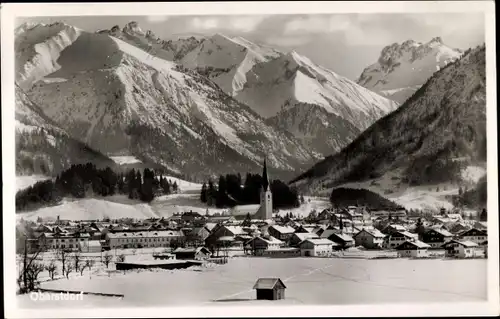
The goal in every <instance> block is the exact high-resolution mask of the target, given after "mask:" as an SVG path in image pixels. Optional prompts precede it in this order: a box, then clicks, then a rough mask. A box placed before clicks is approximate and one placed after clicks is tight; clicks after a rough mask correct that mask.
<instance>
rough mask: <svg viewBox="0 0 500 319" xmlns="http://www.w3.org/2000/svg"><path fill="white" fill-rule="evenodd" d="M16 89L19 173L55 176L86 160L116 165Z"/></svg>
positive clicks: (17, 163) (101, 164)
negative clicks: (73, 134) (73, 136)
mask: <svg viewBox="0 0 500 319" xmlns="http://www.w3.org/2000/svg"><path fill="white" fill-rule="evenodd" d="M15 92H16V108H15V119H16V175H33V174H35V175H42V176H53V175H55V174H57V173H59V172H61V171H62V170H64V169H66V168H68V167H69V166H71V165H72V164H80V163H87V162H93V163H95V164H96V165H97V166H99V167H106V166H110V167H114V162H113V161H112V160H111V159H109V158H108V157H106V156H105V155H103V154H101V153H100V152H98V151H96V150H93V149H92V148H90V147H88V146H87V145H86V144H84V143H82V142H80V141H77V140H75V139H73V138H72V137H70V136H69V135H68V134H67V133H66V132H65V131H64V130H62V129H61V128H59V127H58V126H57V125H56V124H55V123H54V122H53V121H52V120H51V119H49V118H47V117H46V116H45V115H43V113H42V112H41V110H40V108H39V107H38V106H37V105H36V104H34V103H33V102H32V101H31V100H30V99H29V98H28V97H27V96H26V94H25V93H24V92H23V91H22V89H20V88H19V87H16V91H15ZM34 179H35V180H38V179H39V178H34ZM28 181H29V178H28V179H27V180H26V182H28ZM20 182H21V183H22V184H24V181H21V180H20ZM28 184H31V183H29V182H28Z"/></svg>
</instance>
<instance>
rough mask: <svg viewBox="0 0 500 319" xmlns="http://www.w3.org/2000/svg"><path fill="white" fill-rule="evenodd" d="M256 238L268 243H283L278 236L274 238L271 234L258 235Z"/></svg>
mask: <svg viewBox="0 0 500 319" xmlns="http://www.w3.org/2000/svg"><path fill="white" fill-rule="evenodd" d="M257 238H260V239H262V240H263V241H265V242H266V243H268V244H282V243H283V242H282V241H281V240H279V239H278V238H275V237H273V236H269V237H260V236H259V237H257Z"/></svg>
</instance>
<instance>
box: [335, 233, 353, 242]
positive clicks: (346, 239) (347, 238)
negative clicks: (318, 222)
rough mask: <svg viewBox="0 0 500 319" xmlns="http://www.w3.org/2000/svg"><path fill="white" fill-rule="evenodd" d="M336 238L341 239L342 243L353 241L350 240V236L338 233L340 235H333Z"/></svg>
mask: <svg viewBox="0 0 500 319" xmlns="http://www.w3.org/2000/svg"><path fill="white" fill-rule="evenodd" d="M335 235H336V236H337V237H338V238H340V239H342V240H343V241H354V239H352V237H351V236H349V235H347V234H344V233H340V234H335Z"/></svg>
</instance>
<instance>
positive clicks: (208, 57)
mask: <svg viewBox="0 0 500 319" xmlns="http://www.w3.org/2000/svg"><path fill="white" fill-rule="evenodd" d="M281 54H282V53H281V52H279V51H277V50H274V49H272V48H269V47H264V46H259V45H256V44H254V43H252V42H250V41H247V40H245V39H243V38H241V37H238V38H228V37H226V36H225V35H222V34H216V35H214V36H213V37H211V38H208V39H207V40H205V41H203V43H201V44H200V45H199V46H198V47H197V48H196V49H194V50H192V51H191V52H189V53H188V54H186V55H185V56H184V58H182V60H181V61H180V63H181V64H182V65H183V66H184V67H187V68H189V69H194V70H197V71H198V72H199V73H202V74H204V75H206V76H208V77H209V78H210V79H212V80H213V81H214V82H215V83H217V85H218V86H219V87H220V88H221V89H222V90H223V91H224V92H226V93H227V94H229V95H231V96H236V95H237V94H238V92H239V91H241V90H242V89H243V87H244V86H245V83H246V82H247V74H248V73H249V72H251V71H252V68H253V67H254V66H255V65H256V64H258V63H262V62H268V61H270V60H272V59H275V58H277V57H279V56H280V55H281Z"/></svg>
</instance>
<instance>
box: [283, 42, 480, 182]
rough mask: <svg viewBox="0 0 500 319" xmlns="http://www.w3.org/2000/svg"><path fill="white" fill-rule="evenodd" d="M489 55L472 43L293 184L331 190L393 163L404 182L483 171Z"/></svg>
mask: <svg viewBox="0 0 500 319" xmlns="http://www.w3.org/2000/svg"><path fill="white" fill-rule="evenodd" d="M485 63H486V61H485V49H484V46H482V47H478V48H476V49H474V50H468V51H466V52H465V53H464V57H462V58H461V59H459V60H456V61H455V62H453V63H451V64H448V65H447V66H446V67H444V68H442V69H441V70H440V71H438V72H436V73H435V74H434V75H433V76H432V77H431V79H429V81H427V82H426V83H425V84H424V85H423V86H422V87H421V88H420V89H419V90H418V91H417V92H416V94H414V95H413V96H412V97H411V98H410V99H408V100H407V101H406V102H405V103H404V104H403V105H402V106H401V107H400V108H398V109H397V110H396V111H394V112H392V113H391V114H389V115H387V116H385V117H384V118H382V119H380V120H379V121H377V122H376V123H375V124H373V125H372V126H371V127H370V128H368V129H367V130H366V131H364V132H363V133H362V134H361V135H360V136H359V137H358V138H356V140H354V141H353V142H352V143H351V144H349V145H348V146H347V147H346V148H344V149H343V150H342V151H341V152H339V153H337V154H334V155H332V156H329V157H327V158H326V159H325V160H323V161H321V162H319V163H317V164H316V165H314V166H313V167H312V168H311V169H310V170H308V171H307V172H305V173H304V174H302V175H300V176H299V177H297V178H296V179H295V180H294V181H293V184H294V185H296V186H298V187H300V188H303V189H305V190H308V191H309V192H324V191H326V192H328V191H329V190H331V188H332V187H335V186H338V185H342V184H345V183H349V182H363V181H366V180H370V179H373V178H377V177H380V176H384V175H386V174H388V173H390V172H394V171H399V172H400V173H399V174H398V175H397V176H394V178H396V179H398V180H400V181H399V184H400V186H403V185H404V184H406V185H413V186H416V185H433V184H434V185H435V184H440V183H452V184H455V185H457V184H458V183H463V182H469V181H470V180H474V179H477V178H478V177H479V176H481V174H484V171H483V170H482V169H480V168H481V167H484V163H485V161H486V87H485V85H486V81H485V74H486V69H485ZM478 167H479V168H478ZM398 187H399V186H398ZM389 191H394V189H389Z"/></svg>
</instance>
